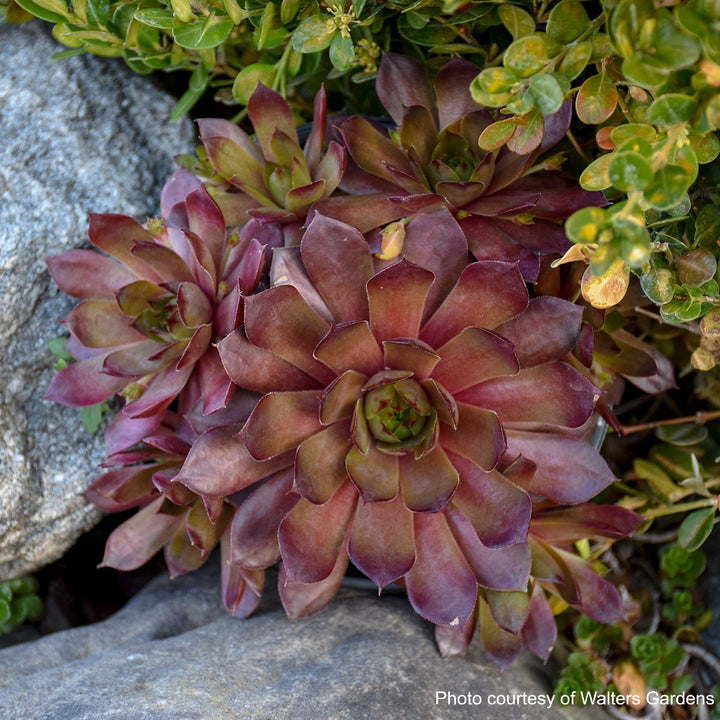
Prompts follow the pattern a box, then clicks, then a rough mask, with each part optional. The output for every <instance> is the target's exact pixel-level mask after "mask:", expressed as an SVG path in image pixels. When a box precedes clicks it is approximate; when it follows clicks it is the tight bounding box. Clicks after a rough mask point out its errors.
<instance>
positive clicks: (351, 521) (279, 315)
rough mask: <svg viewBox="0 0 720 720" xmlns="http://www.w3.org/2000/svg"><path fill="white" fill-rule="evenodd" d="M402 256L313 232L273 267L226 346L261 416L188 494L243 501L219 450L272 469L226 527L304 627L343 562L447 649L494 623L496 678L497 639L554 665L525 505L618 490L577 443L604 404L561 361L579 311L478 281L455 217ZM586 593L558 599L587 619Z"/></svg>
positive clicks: (430, 224) (516, 282) (332, 232)
mask: <svg viewBox="0 0 720 720" xmlns="http://www.w3.org/2000/svg"><path fill="white" fill-rule="evenodd" d="M402 251H403V256H402V258H401V259H400V260H398V261H397V262H394V263H392V264H388V263H387V262H384V261H380V260H377V259H374V258H373V256H372V254H371V251H370V248H369V246H368V243H367V241H366V240H365V238H364V237H363V236H362V235H361V234H360V232H358V230H357V229H355V228H353V227H351V226H348V225H346V224H344V223H341V222H339V221H337V220H333V219H329V218H326V217H324V216H322V215H319V214H317V215H316V216H315V217H314V218H313V220H312V222H311V223H310V225H309V227H308V229H307V231H306V232H305V234H304V236H303V239H302V243H301V245H300V247H299V248H286V249H284V250H280V251H278V250H276V251H275V253H276V255H275V260H274V262H275V263H276V266H277V267H276V268H274V269H273V270H271V275H272V277H273V278H274V282H273V286H272V287H270V288H269V289H267V290H264V291H262V292H260V293H257V294H255V295H252V296H250V297H248V298H247V299H246V301H245V314H244V326H243V327H242V329H240V330H238V331H236V332H233V333H232V334H230V335H229V336H228V337H226V338H225V339H224V340H223V341H222V342H221V343H220V345H219V351H220V356H221V359H222V362H223V365H224V366H225V369H226V371H227V373H228V375H229V376H230V377H231V378H232V379H233V380H234V381H235V382H236V383H237V384H238V385H239V386H240V387H242V388H245V389H247V390H250V391H254V392H257V393H261V394H262V397H261V398H260V400H259V401H258V403H257V404H256V406H255V407H254V409H253V411H252V413H251V414H250V416H249V418H248V420H247V421H246V423H245V424H244V426H243V429H242V431H241V432H240V433H239V438H240V442H239V444H237V443H238V441H233V442H230V441H229V440H228V441H226V442H224V443H221V442H219V440H220V439H219V438H218V439H217V440H218V442H216V441H215V439H213V440H212V441H211V439H210V436H209V434H208V435H207V436H205V439H201V440H199V441H198V443H197V444H196V445H195V446H194V447H193V449H192V451H191V453H190V454H189V456H188V458H187V461H186V463H185V466H184V467H183V470H181V472H180V474H179V475H178V476H177V479H178V480H179V481H180V482H183V483H185V484H186V485H187V486H188V487H191V488H192V489H193V490H194V491H195V492H199V493H201V494H213V493H215V494H218V493H224V494H227V495H230V494H232V493H234V492H237V491H238V490H242V489H243V488H245V487H247V486H248V482H247V481H246V480H241V479H240V480H237V481H222V480H221V481H219V480H218V472H217V469H218V467H219V466H218V465H216V464H215V463H214V462H213V461H212V460H210V458H211V456H212V453H211V452H210V450H211V449H212V448H213V447H214V448H215V449H216V450H217V449H218V448H220V447H221V446H222V447H223V448H224V451H225V452H227V453H235V454H236V456H237V462H236V463H235V465H236V466H237V465H238V464H247V463H248V462H249V461H250V460H252V461H254V462H261V463H268V464H272V467H270V465H268V471H270V470H272V472H274V473H275V475H273V476H272V477H271V478H270V479H266V480H265V481H264V483H261V484H260V485H259V486H258V488H257V489H256V490H255V492H254V494H253V496H256V495H258V494H259V495H260V497H261V498H262V502H261V501H260V500H258V501H257V502H255V503H254V505H253V506H252V507H251V510H248V511H247V512H244V511H243V508H242V507H241V508H240V509H239V510H238V512H237V513H236V515H235V520H234V522H233V526H232V532H231V538H232V544H233V547H232V555H231V557H232V559H233V562H234V563H235V564H236V565H239V566H240V567H254V568H257V567H258V566H259V564H260V559H259V558H262V561H263V562H264V563H265V565H267V564H270V563H271V562H273V561H274V560H275V559H276V558H277V557H278V556H281V557H282V567H281V573H280V580H279V592H280V596H281V598H282V601H283V603H284V606H285V608H286V610H287V612H288V614H289V615H291V616H293V617H302V616H304V615H307V614H310V613H312V612H316V611H318V610H320V609H321V608H322V607H324V605H326V604H327V603H328V602H329V601H330V600H331V599H332V597H333V596H334V594H335V592H336V590H337V588H338V586H339V583H340V580H341V578H342V576H343V574H344V572H345V569H346V567H347V565H348V561H349V560H351V561H352V562H353V563H354V565H355V566H356V567H357V568H359V569H360V570H361V571H362V572H363V573H365V574H366V575H367V576H368V577H369V578H370V579H372V580H373V581H374V582H375V583H376V584H377V585H378V587H379V588H383V587H385V586H386V585H387V584H388V583H390V582H393V581H395V582H401V583H404V585H405V587H406V589H407V593H408V597H409V600H410V602H411V604H412V606H413V607H414V608H415V610H416V611H417V612H418V613H419V614H420V615H421V616H423V617H425V618H427V619H428V620H430V621H432V622H434V623H435V624H437V625H438V626H441V627H443V628H445V629H449V630H450V631H452V630H454V629H459V628H467V627H468V624H469V623H472V619H473V618H474V617H475V613H476V607H478V606H479V607H480V608H485V607H487V609H488V612H487V613H486V612H485V611H484V610H483V611H482V612H481V615H482V618H481V622H482V623H483V631H482V637H483V642H484V644H485V646H486V647H487V649H488V650H489V652H490V653H491V655H492V656H493V657H494V658H495V659H496V660H497V661H498V662H499V663H500V664H503V663H504V662H506V661H507V657H508V654H507V653H506V652H505V651H504V649H503V648H504V647H505V644H506V638H505V636H504V635H503V634H502V633H501V630H502V629H503V628H505V630H503V632H505V633H507V632H509V633H510V634H511V635H512V636H513V638H514V641H515V642H518V643H522V640H523V639H525V640H526V643H527V644H528V646H529V647H530V649H531V650H533V651H534V652H536V653H537V654H539V655H541V656H542V657H546V656H547V649H548V648H547V647H544V648H543V647H542V645H543V643H542V642H540V643H539V644H538V643H537V642H534V641H533V639H532V637H533V635H532V632H531V631H530V630H528V631H527V632H526V633H525V635H523V634H522V631H523V627H524V626H525V625H527V623H533V622H535V623H539V622H541V621H542V622H545V620H546V617H545V616H546V614H547V613H545V612H544V607H545V606H543V605H542V602H541V601H540V600H537V599H536V598H537V597H539V593H540V590H536V591H535V590H532V588H533V587H534V586H533V584H532V583H531V584H529V582H528V581H529V579H530V576H529V571H530V567H529V561H527V557H528V556H527V547H528V546H527V540H528V530H529V527H530V522H531V515H532V500H533V499H535V500H538V499H544V500H546V501H547V502H548V503H550V504H552V503H557V504H563V505H574V504H579V503H583V502H586V501H587V500H589V499H590V498H591V497H594V496H595V495H596V494H597V493H598V492H599V491H600V490H602V489H603V488H605V487H606V486H607V485H609V484H610V483H611V482H612V481H613V476H612V473H611V472H610V470H609V468H608V467H607V465H606V464H605V462H604V461H603V460H602V458H601V457H600V455H599V454H598V453H597V452H596V451H595V450H594V449H593V448H591V447H590V446H589V445H587V444H586V443H584V442H583V440H582V439H581V438H582V435H583V434H584V432H585V430H586V429H587V427H588V425H589V423H590V418H591V415H592V413H593V410H594V406H595V402H596V401H597V397H598V391H597V389H596V388H595V387H594V386H593V385H592V384H591V383H590V382H589V381H588V380H587V379H586V378H585V377H584V376H583V375H582V374H581V373H580V372H578V371H577V370H575V369H574V368H573V367H571V366H570V365H569V364H567V363H566V362H564V361H563V360H562V358H563V357H565V355H566V354H567V353H568V352H569V351H571V350H572V349H573V347H574V346H575V345H576V343H577V340H578V337H579V334H580V326H581V311H580V309H579V308H578V307H576V306H573V305H572V304H570V303H567V302H565V301H563V300H559V299H557V298H533V299H530V298H529V295H528V291H527V288H526V285H525V281H524V280H523V277H522V275H521V273H520V270H519V268H518V265H517V264H516V263H507V262H500V261H479V262H472V263H470V264H468V262H467V257H468V245H467V240H466V238H465V236H464V234H463V232H462V231H461V229H460V227H459V225H458V224H457V222H456V221H455V220H454V219H453V217H452V216H451V215H450V213H449V212H448V211H447V210H446V209H441V210H438V211H435V212H432V213H426V214H422V215H420V216H418V217H416V218H415V219H413V220H412V221H410V222H409V223H408V224H407V229H406V235H405V242H404V244H403V249H402ZM278 268H279V269H278ZM220 486H222V487H220ZM253 496H251V497H253ZM498 553H500V554H498ZM490 556H493V557H494V558H495V560H494V561H492V560H491V559H490ZM522 557H524V558H525V560H523V561H522V562H521V558H522ZM558 557H559V556H558ZM247 558H251V559H253V563H254V564H252V565H249V564H248V563H246V560H245V559H247ZM493 562H495V565H496V566H497V564H498V563H500V567H499V569H496V570H495V571H494V570H492V563H493ZM558 562H559V563H560V564H561V565H562V567H563V568H565V569H567V568H570V569H568V570H567V572H568V573H569V575H568V578H570V576H572V578H573V579H574V578H576V577H580V576H582V577H586V573H584V572H578V573H573V571H572V568H571V562H572V561H567V562H565V561H563V560H562V559H561V560H558ZM563 562H565V564H564V565H563ZM523 563H524V565H523ZM516 566H518V567H521V569H520V570H519V571H518V570H517V568H516ZM522 567H524V570H523V569H522ZM588 572H590V571H589V570H588ZM491 576H492V577H491ZM595 577H597V576H595ZM489 578H490V580H489ZM542 579H543V580H548V582H549V584H552V582H553V581H554V582H557V583H561V582H562V581H561V579H560V578H559V577H558V578H555V579H554V580H553V579H552V578H544V577H543V578H542ZM568 581H569V582H571V580H568ZM597 581H598V582H601V580H600V578H597ZM580 582H581V581H577V582H576V585H577V593H576V596H575V597H570V595H569V591H568V593H566V596H567V597H570V600H571V601H573V604H575V605H577V606H578V607H585V606H586V605H587V606H591V605H592V602H591V599H590V598H589V597H588V596H587V594H586V592H585V590H584V589H583V588H582V587H581V586H580V585H578V583H580ZM535 586H536V585H535ZM531 590H532V593H533V594H532V598H533V599H532V601H530V600H528V597H530V596H528V593H529V592H531ZM519 595H524V596H526V600H525V605H524V607H526V608H527V612H524V611H523V612H524V614H523V612H520V611H519V610H518V608H519V607H520V601H518V597H519ZM478 603H479V605H478ZM532 603H534V606H536V607H539V609H538V610H537V611H536V612H535V614H531V613H530V607H531V604H532ZM619 612H620V604H619V602H615V603H614V604H613V605H611V607H610V609H609V610H608V612H607V613H606V617H609V616H611V615H613V616H615V615H617V614H619ZM531 618H535V619H534V620H533V619H531ZM454 637H455V636H454V635H453V638H454ZM528 638H529V639H528ZM451 645H457V642H456V640H454V639H453V640H452V642H451Z"/></svg>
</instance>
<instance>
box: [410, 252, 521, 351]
mask: <svg viewBox="0 0 720 720" xmlns="http://www.w3.org/2000/svg"><path fill="white" fill-rule="evenodd" d="M527 304H528V292H527V288H526V287H525V282H524V280H523V278H522V275H521V274H520V271H519V270H518V268H517V265H514V264H513V265H511V264H509V263H501V262H492V261H483V262H476V263H473V264H472V265H469V266H468V267H467V268H466V269H465V270H464V271H463V273H462V275H461V276H460V279H459V280H458V282H457V284H456V285H455V287H454V288H453V289H452V290H451V291H450V293H449V294H448V296H447V297H446V298H445V300H444V301H443V303H442V305H441V306H440V307H439V308H438V310H437V311H436V312H435V313H434V315H433V316H432V317H431V318H430V319H429V320H428V321H427V322H426V323H425V325H424V326H423V328H422V332H421V334H420V339H421V340H424V341H425V342H427V343H428V344H430V345H432V346H433V347H440V346H441V345H442V344H444V343H445V342H447V341H448V340H449V339H450V338H452V337H454V336H455V335H457V334H458V333H459V332H460V331H462V330H464V329H465V328H466V327H481V328H487V329H488V330H492V329H493V328H495V327H497V326H498V325H499V324H500V323H502V322H504V321H506V320H509V319H510V318H511V317H514V316H515V315H517V314H519V313H521V312H522V311H523V310H524V309H525V308H526V307H527Z"/></svg>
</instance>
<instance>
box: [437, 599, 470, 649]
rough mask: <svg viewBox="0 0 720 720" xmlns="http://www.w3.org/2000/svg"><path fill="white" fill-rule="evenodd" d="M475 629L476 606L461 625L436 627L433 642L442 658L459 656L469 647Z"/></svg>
mask: <svg viewBox="0 0 720 720" xmlns="http://www.w3.org/2000/svg"><path fill="white" fill-rule="evenodd" d="M476 628H477V606H476V607H475V609H474V610H473V612H472V614H471V615H470V617H469V618H468V619H467V620H466V621H465V623H464V624H463V625H461V626H460V627H458V626H457V625H453V626H450V625H436V626H435V642H436V643H437V646H438V650H439V651H440V655H441V656H442V657H451V656H453V655H460V654H461V653H464V652H465V650H467V648H468V646H469V645H470V643H471V641H472V639H473V635H475V629H476Z"/></svg>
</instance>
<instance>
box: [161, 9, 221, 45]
mask: <svg viewBox="0 0 720 720" xmlns="http://www.w3.org/2000/svg"><path fill="white" fill-rule="evenodd" d="M234 27H235V25H234V24H233V21H232V20H230V19H226V20H220V19H219V18H218V17H217V16H216V15H214V14H210V15H208V16H207V18H205V20H199V21H198V22H194V23H188V24H186V25H181V26H180V27H177V28H175V29H174V30H173V37H174V38H175V42H176V43H177V44H178V45H180V47H184V48H188V49H189V50H206V49H209V48H215V47H217V46H218V45H222V43H224V42H225V41H226V40H227V39H228V37H229V35H230V33H231V32H232V29H233V28H234Z"/></svg>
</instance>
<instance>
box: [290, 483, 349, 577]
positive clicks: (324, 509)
mask: <svg viewBox="0 0 720 720" xmlns="http://www.w3.org/2000/svg"><path fill="white" fill-rule="evenodd" d="M356 505H357V492H356V491H355V488H354V487H353V484H352V483H351V482H350V481H347V482H346V483H345V484H344V485H343V486H342V487H340V488H339V489H338V490H337V491H336V492H335V494H334V495H333V496H332V497H331V498H330V500H328V501H327V502H326V503H325V504H324V505H314V504H313V503H311V502H308V501H307V500H304V499H301V500H299V501H298V503H297V505H295V507H294V508H293V509H292V510H291V511H290V512H289V513H288V514H287V516H286V517H285V519H284V520H283V521H282V523H281V524H280V530H279V534H278V538H279V541H280V552H281V554H282V558H283V567H284V569H285V572H286V573H287V577H288V579H289V580H290V581H293V582H301V583H317V582H320V581H321V580H325V579H326V578H327V577H328V576H329V575H330V574H331V573H332V571H333V569H334V568H335V566H336V564H337V561H338V555H339V554H340V553H341V552H342V551H343V545H344V543H345V537H346V534H347V531H348V529H349V525H350V522H351V520H352V517H353V515H354V513H355V507H356Z"/></svg>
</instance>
